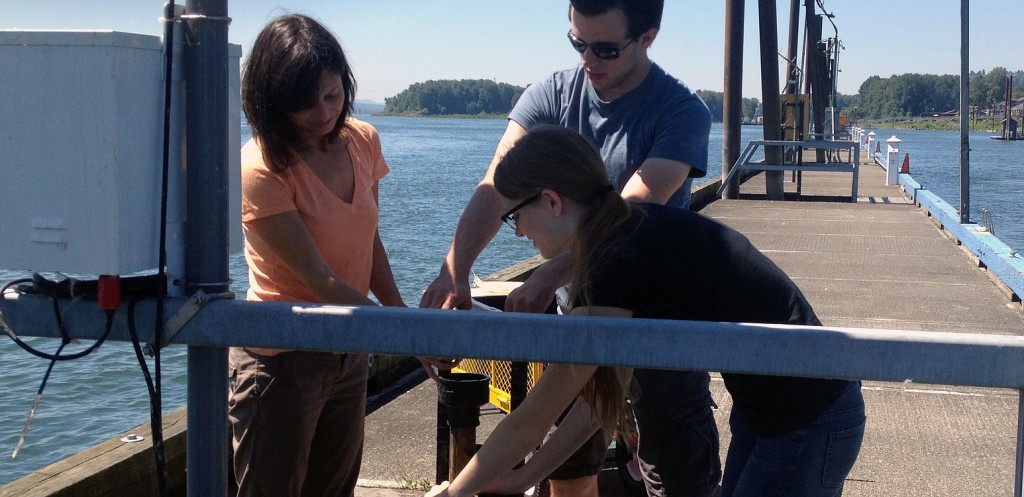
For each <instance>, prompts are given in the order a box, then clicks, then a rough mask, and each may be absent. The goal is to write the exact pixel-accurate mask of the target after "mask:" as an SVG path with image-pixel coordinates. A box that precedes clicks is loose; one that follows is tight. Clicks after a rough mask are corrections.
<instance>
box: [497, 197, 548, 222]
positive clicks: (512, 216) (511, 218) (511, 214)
mask: <svg viewBox="0 0 1024 497" xmlns="http://www.w3.org/2000/svg"><path fill="white" fill-rule="evenodd" d="M538 198H540V192H537V193H534V194H533V195H530V196H529V197H527V198H526V200H523V201H522V202H519V203H518V204H516V206H515V207H513V208H511V209H509V210H508V212H506V213H504V214H502V215H501V220H502V221H504V222H505V224H507V225H508V226H509V227H510V228H512V231H516V230H518V227H517V226H518V224H519V213H518V212H516V211H518V210H519V209H522V208H523V207H526V206H527V204H529V203H530V202H533V201H534V200H537V199H538Z"/></svg>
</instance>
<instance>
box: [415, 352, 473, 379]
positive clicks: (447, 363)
mask: <svg viewBox="0 0 1024 497" xmlns="http://www.w3.org/2000/svg"><path fill="white" fill-rule="evenodd" d="M416 360H418V361H420V364H422V365H423V369H424V370H426V371H427V376H429V377H430V379H432V380H434V381H437V380H438V378H437V373H438V372H439V371H450V370H452V369H453V368H455V367H456V366H458V365H459V363H460V362H462V359H448V358H443V357H417V358H416Z"/></svg>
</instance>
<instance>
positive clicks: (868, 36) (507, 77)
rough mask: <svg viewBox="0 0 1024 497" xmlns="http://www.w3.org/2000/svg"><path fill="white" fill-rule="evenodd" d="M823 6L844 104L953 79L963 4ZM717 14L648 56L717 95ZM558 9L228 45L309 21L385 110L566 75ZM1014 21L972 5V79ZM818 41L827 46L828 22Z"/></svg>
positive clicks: (239, 29) (144, 9)
mask: <svg viewBox="0 0 1024 497" xmlns="http://www.w3.org/2000/svg"><path fill="white" fill-rule="evenodd" d="M824 1H825V8H826V10H828V11H829V12H831V13H833V14H834V15H835V17H834V22H835V23H836V25H837V26H838V30H839V39H840V40H841V41H842V43H843V45H844V46H845V50H844V51H842V52H841V53H840V56H839V68H840V70H841V71H842V72H841V73H840V75H839V78H838V88H839V91H840V92H841V93H856V92H857V90H858V88H859V87H860V84H861V83H862V82H863V81H864V80H865V79H867V78H868V77H870V76H872V75H878V76H882V77H888V76H891V75H893V74H904V73H911V72H917V73H930V74H958V73H959V71H960V35H959V33H960V0H888V1H882V0H860V1H857V2H854V1H852V0H841V1H840V0H824ZM182 3H183V0H182ZM161 5H162V3H161V1H152V0H106V1H102V2H81V1H76V2H71V1H56V0H35V1H26V0H0V29H10V28H21V29H114V30H118V31H128V32H135V33H145V34H153V35H159V34H160V32H161V26H160V24H159V23H158V22H157V19H158V18H159V17H160V14H161ZM724 5H725V2H724V0H687V1H683V0H667V1H666V6H665V16H664V19H663V22H662V29H661V32H660V33H659V35H658V39H657V40H656V41H655V43H654V46H653V48H652V50H651V52H650V53H651V57H652V58H653V59H654V60H655V61H656V62H657V63H659V64H660V65H662V66H663V67H664V68H665V69H666V70H668V72H670V73H671V74H673V75H675V76H676V77H678V78H680V79H682V80H683V81H684V82H686V83H687V84H688V85H689V86H690V87H691V88H693V89H705V90H715V91H722V88H723V60H724V53H723V40H724V36H725V28H724V25H725V7H724ZM567 6H568V2H567V1H565V0H504V1H497V0H334V1H330V2H314V1H309V0H306V1H299V0H295V1H287V2H282V1H265V0H252V1H244V2H243V1H232V2H229V15H230V16H231V17H232V19H233V22H232V24H231V27H230V28H229V31H228V37H229V40H230V41H231V42H232V43H236V44H239V45H241V46H242V50H243V56H244V54H245V52H246V51H247V50H248V48H249V46H250V45H251V44H252V41H253V39H254V38H255V36H256V33H257V32H258V31H259V29H260V28H261V27H262V26H263V24H265V23H266V22H267V21H268V20H269V19H271V18H273V17H274V16H276V15H279V14H282V13H287V12H301V13H305V14H309V15H311V16H314V17H316V18H318V19H320V20H321V21H323V22H324V23H325V24H326V25H328V26H329V27H330V28H331V30H332V31H333V32H334V33H335V34H336V35H337V36H338V38H339V40H340V41H341V43H342V46H343V47H344V48H345V51H346V54H347V55H349V57H350V58H351V63H352V65H353V68H354V70H355V72H356V80H357V82H358V85H359V94H358V98H361V99H369V100H374V101H378V102H383V101H384V98H385V97H389V96H393V95H395V94H396V93H398V92H400V91H402V90H404V89H405V88H406V87H408V86H409V85H410V84H413V83H417V82H421V81H426V80H430V79H494V80H497V81H499V82H506V83H512V84H516V85H521V86H525V85H527V84H529V83H532V82H535V81H537V80H540V79H542V78H544V77H545V76H546V75H548V74H549V73H550V72H552V71H554V70H556V69H562V68H566V67H571V66H573V65H575V63H576V61H577V60H578V56H577V54H576V53H575V52H573V51H572V49H571V48H570V46H569V43H568V42H567V41H566V39H565V32H566V31H567V30H568V28H569V23H568V19H567V17H566V12H567ZM777 9H778V12H777V14H778V16H779V24H778V27H779V36H780V43H779V52H782V53H785V51H786V41H785V39H784V38H785V30H786V29H787V27H788V22H789V21H788V15H789V12H788V11H789V2H788V1H779V2H778V7H777ZM1019 14H1020V0H975V1H974V2H972V3H971V14H970V19H971V23H970V26H971V38H972V39H971V46H970V66H971V69H974V70H981V69H984V70H990V69H992V68H993V67H997V66H1002V67H1006V68H1007V69H1010V70H1017V69H1024V67H1021V66H1020V65H1019V64H1020V63H1021V62H1020V61H1021V59H1020V57H1019V54H1016V56H1015V54H1014V53H1013V51H1012V50H1011V48H1010V45H1009V43H1008V42H1006V41H1004V40H1006V39H1018V40H1019V38H1020V25H1021V23H1020V16H1019ZM745 17H746V23H745V25H746V26H745V33H746V35H745V41H744V43H745V50H744V52H745V55H744V74H743V79H744V83H743V94H744V96H745V97H757V98H760V97H761V95H760V56H759V52H758V39H759V37H758V32H757V19H758V14H757V2H756V1H755V0H747V2H746V15H745ZM824 32H825V36H826V37H830V36H834V35H835V33H834V32H833V30H832V28H831V25H829V24H828V23H827V22H826V23H825V30H824ZM1001 32H1005V33H1006V34H1005V35H1004V34H1001ZM801 39H802V36H801ZM801 53H802V52H801ZM780 60H781V59H780Z"/></svg>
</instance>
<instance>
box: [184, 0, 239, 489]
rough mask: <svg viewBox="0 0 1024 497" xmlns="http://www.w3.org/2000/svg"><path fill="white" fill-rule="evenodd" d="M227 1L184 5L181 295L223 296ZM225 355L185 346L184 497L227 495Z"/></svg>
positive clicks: (219, 350) (196, 1)
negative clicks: (184, 205) (184, 194)
mask: <svg viewBox="0 0 1024 497" xmlns="http://www.w3.org/2000/svg"><path fill="white" fill-rule="evenodd" d="M227 15H228V13H227V1H226V0H188V2H187V3H186V5H185V16H186V20H185V39H186V45H185V87H186V88H187V90H186V101H185V121H186V146H187V149H186V173H185V174H186V185H187V208H186V213H187V218H186V228H185V246H186V248H185V265H186V267H185V279H186V285H187V286H186V294H189V295H191V294H193V293H195V292H196V291H198V290H202V291H203V292H205V293H217V292H225V291H227V290H228V279H229V276H228V239H227V233H228V229H229V228H228V222H227V221H228V220H227V212H228V208H227V198H228V196H227V185H228V174H227V172H228V164H229V162H228V50H227V49H228V22H227ZM227 391H228V384H227V349H225V348H222V347H200V346H189V348H188V420H189V423H188V424H189V430H188V440H187V444H188V449H187V455H188V462H187V464H188V487H187V488H188V495H205V496H219V495H227V481H228V472H227V454H228V451H227V443H228V440H227Z"/></svg>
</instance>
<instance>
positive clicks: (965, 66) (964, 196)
mask: <svg viewBox="0 0 1024 497" xmlns="http://www.w3.org/2000/svg"><path fill="white" fill-rule="evenodd" d="M970 10H971V7H970V0H960V224H968V223H970V222H971V142H970V138H969V136H968V131H969V130H970V122H969V121H968V119H967V111H968V110H969V109H970V108H971V102H970V82H969V81H968V77H969V75H970V72H971V66H970V64H969V63H968V60H969V59H970V51H969V46H970V43H969V41H968V38H969V37H970V31H971V29H970V23H969V22H968V19H969V15H968V14H969V13H970Z"/></svg>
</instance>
